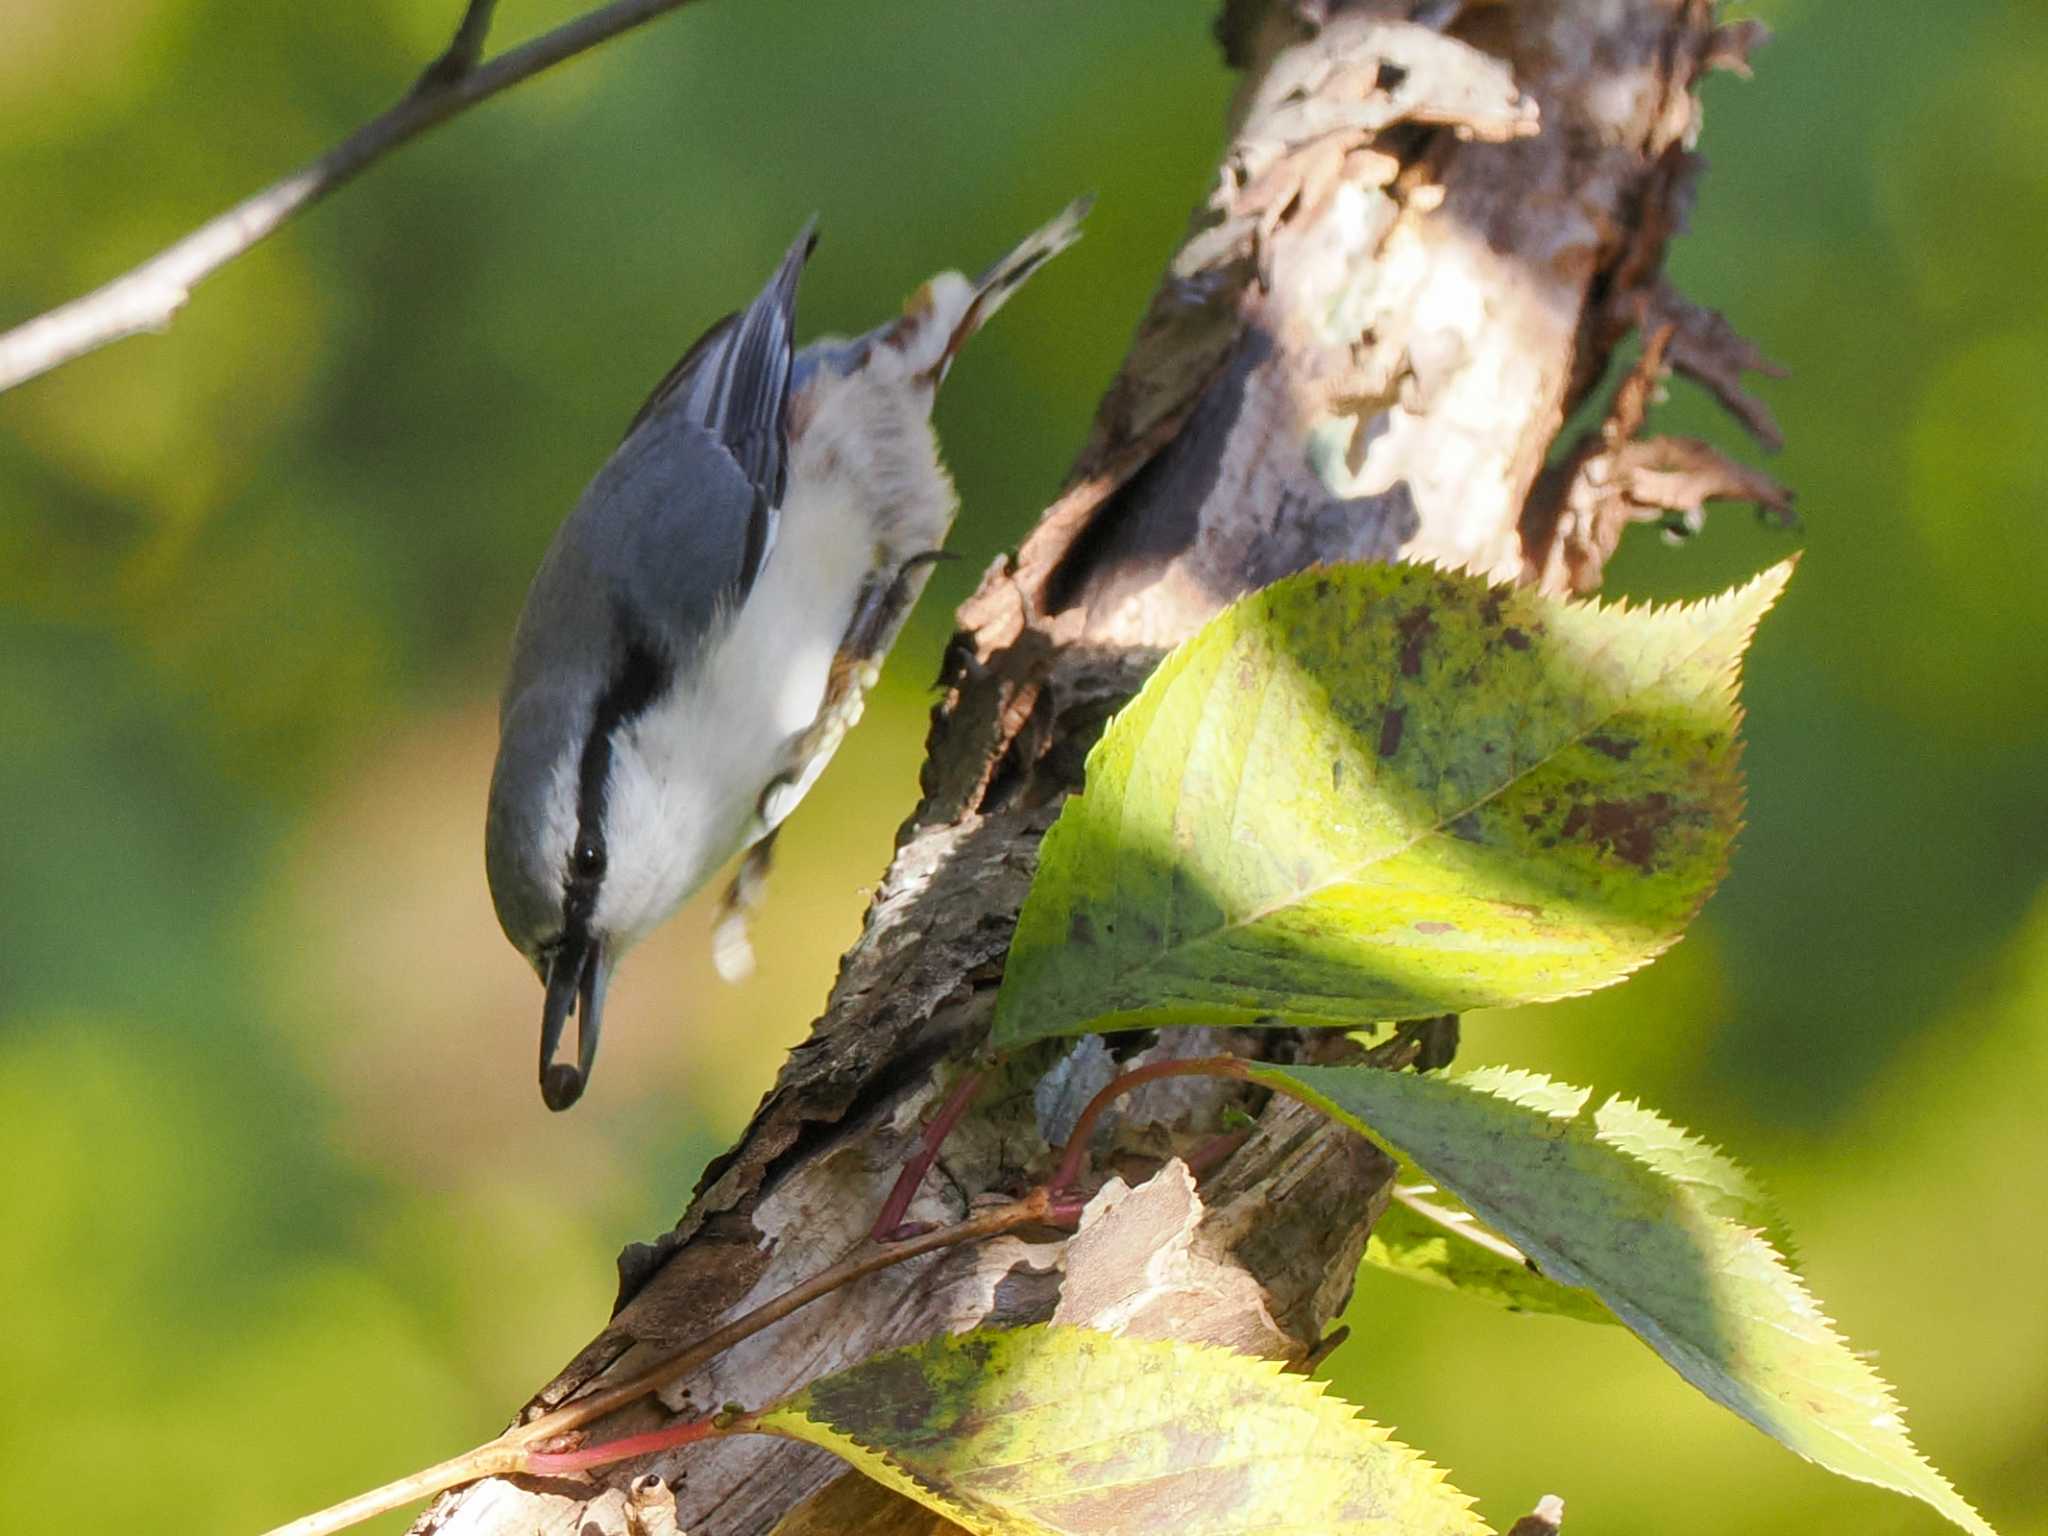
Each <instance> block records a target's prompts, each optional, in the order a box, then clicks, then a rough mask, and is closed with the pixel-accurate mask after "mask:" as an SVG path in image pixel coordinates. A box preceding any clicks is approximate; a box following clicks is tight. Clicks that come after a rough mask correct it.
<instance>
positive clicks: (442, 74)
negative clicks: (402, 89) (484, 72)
mask: <svg viewBox="0 0 2048 1536" xmlns="http://www.w3.org/2000/svg"><path fill="white" fill-rule="evenodd" d="M497 8H498V0H469V4H468V6H467V7H465V8H464V10H463V12H462V20H461V21H460V22H458V23H457V24H456V27H455V36H454V38H453V39H452V40H451V41H450V42H449V44H448V47H447V50H446V51H445V52H443V53H442V55H441V57H439V58H438V59H436V60H434V62H433V63H431V64H429V65H428V66H427V67H426V68H425V69H424V70H422V71H421V72H420V77H419V79H418V80H416V81H414V82H413V87H412V88H413V90H414V91H415V92H418V91H423V90H429V89H431V88H433V87H434V86H438V85H446V84H447V83H448V82H449V81H451V80H457V79H460V78H461V77H462V76H464V75H466V74H468V73H469V72H470V71H471V70H472V69H475V68H476V67H477V65H478V64H480V63H481V62H482V61H483V56H484V39H485V38H487V37H489V36H490V35H491V13H492V12H493V11H495V10H497Z"/></svg>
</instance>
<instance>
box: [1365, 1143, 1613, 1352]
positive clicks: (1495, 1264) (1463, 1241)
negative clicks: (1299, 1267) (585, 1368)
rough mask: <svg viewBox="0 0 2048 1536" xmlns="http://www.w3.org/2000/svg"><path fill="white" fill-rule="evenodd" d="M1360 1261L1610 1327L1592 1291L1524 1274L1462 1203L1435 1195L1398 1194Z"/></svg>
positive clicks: (1512, 1306) (1525, 1268)
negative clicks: (1477, 1226)
mask: <svg viewBox="0 0 2048 1536" xmlns="http://www.w3.org/2000/svg"><path fill="white" fill-rule="evenodd" d="M1415 1182H1416V1181H1415V1180H1413V1179H1407V1178H1404V1179H1402V1180H1401V1187H1402V1188H1403V1189H1404V1190H1405V1189H1411V1188H1412V1187H1413V1186H1414V1184H1415ZM1461 1218H1462V1220H1461ZM1504 1248H1506V1249H1508V1251H1505V1252H1504V1251H1502V1250H1503V1249H1504ZM1365 1262H1366V1263H1367V1264H1370V1265H1372V1266H1373V1267H1374V1268H1375V1269H1382V1270H1385V1271H1386V1272H1387V1273H1389V1274H1394V1275H1403V1276H1405V1277H1407V1278H1408V1279H1410V1280H1419V1281H1421V1282H1422V1283H1423V1284H1425V1285H1434V1286H1437V1287H1440V1288H1442V1289H1446V1290H1453V1291H1457V1292H1458V1293H1460V1294H1461V1295H1465V1296H1471V1297H1475V1298H1477V1299H1479V1300H1481V1301H1490V1302H1493V1303H1494V1304H1496V1305H1497V1306H1502V1307H1506V1308H1507V1309H1508V1310H1509V1311H1511V1312H1547V1313H1550V1314H1552V1315H1554V1316H1557V1317H1575V1318H1577V1319H1578V1320H1579V1321H1580V1322H1584V1323H1611V1322H1614V1321H1615V1316H1614V1314H1613V1313H1612V1312H1610V1311H1608V1310H1607V1308H1606V1307H1604V1306H1602V1305H1601V1304H1600V1298H1599V1297H1597V1296H1595V1295H1594V1294H1593V1293H1592V1292H1591V1291H1587V1290H1581V1289H1580V1288H1579V1287H1577V1286H1572V1285H1562V1284H1560V1283H1559V1282H1557V1281H1555V1280H1553V1279H1551V1278H1550V1277H1549V1276H1548V1275H1545V1274H1543V1273H1541V1272H1540V1271H1538V1270H1535V1269H1532V1268H1530V1266H1529V1265H1528V1263H1527V1262H1525V1259H1524V1258H1520V1257H1517V1256H1516V1255H1515V1254H1514V1252H1513V1250H1512V1249H1511V1248H1509V1246H1508V1245H1507V1244H1506V1243H1505V1241H1504V1240H1503V1239H1501V1238H1498V1237H1495V1236H1493V1235H1492V1234H1491V1233H1488V1232H1486V1231H1484V1230H1483V1229H1481V1230H1478V1231H1475V1230H1474V1229H1473V1218H1472V1215H1471V1213H1470V1212H1469V1211H1467V1210H1466V1209H1465V1207H1464V1205H1463V1203H1462V1202H1460V1201H1458V1200H1456V1199H1455V1198H1454V1197H1452V1196H1450V1195H1449V1194H1447V1193H1444V1192H1442V1191H1430V1192H1428V1193H1417V1194H1415V1195H1414V1197H1413V1203H1408V1197H1407V1196H1405V1195H1397V1196H1396V1198H1395V1201H1394V1203H1393V1204H1391V1205H1389V1206H1388V1207H1387V1210H1386V1214H1385V1215H1383V1216H1381V1217H1380V1219H1379V1220H1378V1221H1377V1222H1375V1223H1374V1224H1373V1229H1372V1236H1371V1237H1370V1238H1368V1239H1367V1240H1366V1244H1365Z"/></svg>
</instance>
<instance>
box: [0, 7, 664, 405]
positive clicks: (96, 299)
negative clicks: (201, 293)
mask: <svg viewBox="0 0 2048 1536" xmlns="http://www.w3.org/2000/svg"><path fill="white" fill-rule="evenodd" d="M690 3H691V0H614V3H613V4H611V5H606V6H600V7H599V8H598V9H596V10H594V11H591V12H589V13H587V14H586V15H583V16H579V17H577V18H576V19H575V20H574V21H570V22H565V23H563V24H562V25H561V26H559V27H557V28H555V30H554V31H552V32H548V33H545V34H543V35H542V36H540V37H537V38H535V39H534V40H533V41H532V42H529V43H522V44H520V45H519V46H518V47H517V48H512V49H509V50H507V51H506V52H504V53H501V54H499V55H498V56H497V57H496V58H495V59H492V60H491V61H490V62H489V63H488V64H485V63H480V62H479V61H480V60H481V59H482V57H483V47H484V38H485V35H486V34H487V33H488V32H489V31H490V26H491V13H492V12H493V11H494V10H495V9H496V8H497V7H496V0H468V5H467V7H466V8H465V10H464V11H463V15H462V21H461V23H460V25H458V26H457V28H456V30H455V37H454V40H453V41H452V42H451V43H449V45H448V48H447V51H446V52H444V53H443V54H441V56H440V57H439V58H437V59H435V60H434V62H433V63H432V64H429V65H428V66H427V68H426V70H425V71H424V72H423V73H422V74H421V75H420V77H419V79H418V80H417V81H415V82H414V84H413V86H412V89H411V90H409V91H408V92H407V93H406V94H405V96H404V97H402V98H401V99H400V100H399V102H398V104H397V105H396V106H394V107H392V108H391V109H390V110H389V111H387V112H385V113H384V114H382V115H381V116H379V117H375V118H372V119H371V120H370V121H369V122H367V123H365V124H364V125H363V126H362V127H360V128H358V129H357V130H356V131H355V132H354V133H352V134H350V135H349V136H348V137H347V138H345V139H343V140H342V141H341V142H340V143H339V144H337V145H335V146H334V148H332V149H330V150H328V151H327V153H326V154H324V155H322V156H321V157H320V158H319V159H317V160H315V161H313V162H312V163H311V164H310V165H307V166H304V167H302V168H300V169H299V170H297V171H294V172H293V173H292V174H291V175H289V176H287V177H285V178H284V179H283V180H282V181H277V182H273V183H272V184H271V185H269V186H267V187H265V188H264V189H263V190H262V191H261V192H258V193H256V194H255V195H254V196H252V197H248V198H245V199H243V200H242V201H241V202H239V203H237V204H236V205H235V206H234V207H232V208H230V209H228V211H227V212H225V213H223V214H221V215H219V216H218V217H217V218H213V219H209V220H208V221H207V222H206V223H204V224H202V225H200V226H199V228H197V229H195V230H193V231H192V233H191V234H189V235H187V236H185V238H184V239H182V240H180V241H178V242H177V243H176V244H175V245H171V246H168V247H166V248H165V249H164V250H162V251H159V252H158V253H157V254H156V255H154V256H152V257H150V258H149V260H147V261H145V262H143V263H142V264H141V265H140V266H138V267H135V268H133V269H131V270H130V271H128V272H126V273H123V274H122V275H121V276H120V277H117V278H115V279H114V280H113V281H112V282H110V283H108V284H106V285H105V286H104V287H101V288H95V289H94V290H93V291H92V292H91V293H88V294H86V295H84V296H83V297H82V298H77V299H73V300H72V301H71V302H70V303H68V304H60V305H59V306H57V308H55V309H53V310H50V311H48V312H47V313H45V314H41V315H38V316H36V318H35V319H33V320H29V321H25V322H24V323H22V324H21V325H18V326H16V327H15V328H14V329H13V330H11V331H9V332H7V334H6V335H4V336H0V391H6V390H9V389H12V388H14V386H15V385H17V384H22V383H25V382H27V381H28V380H30V379H33V378H35V377H36V376H37V375H38V374H43V373H48V372H49V371H50V370H51V369H52V368H56V367H59V366H61V365H62V364H64V363H68V362H70V361H71V360H72V359H73V358H77V357H83V356H84V355H85V354H86V353H88V352H95V351H97V350H99V348H101V347H104V346H106V345H107V344H108V343H109V342H115V341H119V340H121V339H122V338H123V337H125V336H135V335H139V334H140V333H142V332H144V331H161V330H165V329H167V328H168V327H169V325H170V323H171V317H172V316H173V315H175V314H176V313H177V312H178V310H179V309H180V308H182V307H183V305H184V303H185V301H186V300H187V299H188V298H190V297H191V296H192V289H193V287H194V286H195V285H196V284H197V283H198V282H199V281H200V280H201V279H203V278H206V277H210V276H212V275H213V274H214V273H215V272H217V271H219V270H220V269H221V268H222V267H224V266H226V265H227V264H228V263H229V262H231V261H233V260H234V259H235V258H236V257H237V256H240V255H241V254H242V253H243V252H245V251H248V250H250V249H251V248H253V247H254V246H256V245H258V244H259V243H261V242H262V241H264V240H266V239H268V238H269V237H270V236H271V235H273V234H275V233H277V231H278V230H279V229H281V228H283V227H284V225H285V223H286V222H287V221H289V220H290V219H291V218H292V217H294V216H295V215H297V214H299V213H301V212H303V211H304V210H305V209H307V208H310V207H311V206H312V205H313V204H314V203H317V202H319V201H320V200H321V199H322V198H323V197H326V196H327V195H328V194H329V193H331V192H333V191H335V190H336V189H338V188H339V187H341V186H343V185H345V184H346V183H347V182H349V181H350V180H352V179H353V178H354V177H355V176H356V175H358V174H359V173H360V172H362V171H364V170H367V169H368V168H369V167H370V166H372V165H374V164H375V163H376V162H377V161H379V160H381V159H382V158H383V157H384V156H385V155H387V154H389V153H390V152H391V151H392V150H394V149H397V148H398V147H399V146H400V145H403V144H406V143H409V142H411V141H412V140H413V139H416V138H418V137H419V136H420V135H421V134H423V133H425V132H426V131H427V130H428V129H429V128H432V127H435V126H436V125H438V124H440V123H444V122H446V121H447V120H448V119H449V118H451V117H453V116H455V115H456V114H457V113H458V112H463V111H466V110H467V109H469V108H470V107H473V106H475V105H476V104H477V103H478V102H480V101H485V100H487V99H489V98H490V97H492V96H495V95H497V94H498V93H499V92H500V91H503V90H507V89H509V88H510V87H512V86H515V85H517V84H519V83H520V82H521V81H522V80H529V79H531V78H532V77H533V76H535V75H537V74H539V73H540V72H541V71H542V70H545V69H550V68H552V67H554V66H555V65H557V64H560V63H561V62H562V61H563V60H565V59H571V58H574V57H575V56H576V55H577V54H579V53H584V52H587V51H588V50H590V49H592V48H595V47H596V46H597V45H598V44H600V43H604V42H609V41H610V40H611V39H612V38H614V37H617V36H618V35H619V34H620V33H621V32H628V31H631V30H632V29H633V28H634V27H637V26H640V25H641V24H642V23H645V22H649V21H653V20H654V19H655V18H656V17H658V16H662V15H665V14H666V13H667V12H669V11H675V10H680V9H682V7H683V6H685V5H688V4H690Z"/></svg>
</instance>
